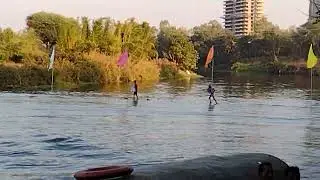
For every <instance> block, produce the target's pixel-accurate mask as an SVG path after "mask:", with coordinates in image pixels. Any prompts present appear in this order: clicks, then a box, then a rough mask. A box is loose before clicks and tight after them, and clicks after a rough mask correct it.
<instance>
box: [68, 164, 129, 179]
mask: <svg viewBox="0 0 320 180" xmlns="http://www.w3.org/2000/svg"><path fill="white" fill-rule="evenodd" d="M132 172H133V168H131V167H128V166H106V167H99V168H93V169H87V170H84V171H79V172H76V173H75V174H74V178H76V179H77V180H94V179H103V178H104V179H106V178H115V177H122V176H129V175H130V174H131V173H132Z"/></svg>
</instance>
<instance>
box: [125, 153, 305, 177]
mask: <svg viewBox="0 0 320 180" xmlns="http://www.w3.org/2000/svg"><path fill="white" fill-rule="evenodd" d="M269 163H270V164H271V168H272V169H271V171H270V172H269V173H267V172H266V171H267V169H268V167H267V166H268V164H269ZM264 165H266V166H265V167H263V166H264ZM259 167H260V171H261V172H260V176H259ZM288 168H289V166H288V165H287V164H286V163H285V162H283V161H282V160H280V159H279V158H277V157H274V156H271V155H268V154H239V155H231V156H225V157H219V156H209V157H203V158H197V159H192V160H187V161H183V162H174V163H170V164H159V165H148V166H143V167H137V168H135V169H134V172H133V173H132V175H131V176H130V177H127V178H126V179H130V180H131V179H134V180H171V179H172V180H191V179H192V180H260V179H265V180H269V179H270V180H271V179H272V180H287V179H288V180H289V179H290V180H294V179H293V178H288V177H287V174H288V172H286V171H287V170H288ZM289 174H290V173H289ZM268 175H270V176H273V178H272V177H270V176H269V177H268ZM261 176H265V177H261ZM297 177H298V176H297ZM298 179H300V177H298Z"/></svg>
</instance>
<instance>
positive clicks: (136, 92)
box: [132, 80, 138, 99]
mask: <svg viewBox="0 0 320 180" xmlns="http://www.w3.org/2000/svg"><path fill="white" fill-rule="evenodd" d="M132 92H133V98H137V99H138V84H137V81H136V80H134V81H133V85H132Z"/></svg>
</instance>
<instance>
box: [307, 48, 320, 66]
mask: <svg viewBox="0 0 320 180" xmlns="http://www.w3.org/2000/svg"><path fill="white" fill-rule="evenodd" d="M317 62H318V59H317V57H316V55H314V52H313V49H312V44H311V45H310V49H309V54H308V60H307V68H313V67H314V66H315V65H316V64H317Z"/></svg>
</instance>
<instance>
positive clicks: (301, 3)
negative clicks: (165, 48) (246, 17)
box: [0, 0, 309, 30]
mask: <svg viewBox="0 0 320 180" xmlns="http://www.w3.org/2000/svg"><path fill="white" fill-rule="evenodd" d="M1 1H3V2H1V6H0V27H2V28H5V27H11V28H13V29H14V30H21V29H23V28H24V27H25V19H26V17H27V16H28V15H30V14H32V13H35V12H39V11H47V12H53V13H59V14H62V15H64V16H69V17H81V16H88V17H90V18H97V17H112V18H114V19H116V20H124V19H127V18H130V17H135V18H136V19H137V20H139V21H143V20H145V21H148V22H149V23H150V24H151V25H154V26H158V25H159V23H160V21H161V20H169V22H170V24H173V25H176V26H184V27H187V28H191V27H194V26H196V25H199V24H202V23H206V22H208V21H210V20H218V21H219V22H221V23H222V22H223V19H222V18H221V17H222V16H223V0H1ZM308 7H309V0H265V15H266V16H267V18H268V19H269V20H270V21H271V22H272V23H274V24H277V25H279V26H280V27H281V28H288V27H290V26H299V25H301V24H303V23H304V22H305V21H306V20H307V18H308V17H307V15H306V14H304V13H308Z"/></svg>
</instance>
